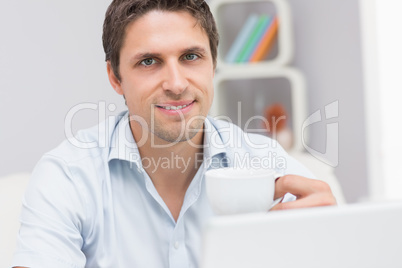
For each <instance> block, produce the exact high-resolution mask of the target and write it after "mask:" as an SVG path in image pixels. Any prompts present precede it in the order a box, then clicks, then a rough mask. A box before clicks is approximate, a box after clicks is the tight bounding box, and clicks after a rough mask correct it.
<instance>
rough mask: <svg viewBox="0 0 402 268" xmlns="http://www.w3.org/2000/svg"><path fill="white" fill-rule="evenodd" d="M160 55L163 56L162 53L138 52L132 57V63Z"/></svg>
mask: <svg viewBox="0 0 402 268" xmlns="http://www.w3.org/2000/svg"><path fill="white" fill-rule="evenodd" d="M160 56H161V54H159V53H149V52H145V53H137V54H135V55H134V56H132V57H131V59H130V63H131V64H134V63H136V62H137V61H139V60H143V59H149V58H159V57H160Z"/></svg>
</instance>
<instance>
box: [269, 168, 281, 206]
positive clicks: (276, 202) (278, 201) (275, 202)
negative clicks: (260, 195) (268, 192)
mask: <svg viewBox="0 0 402 268" xmlns="http://www.w3.org/2000/svg"><path fill="white" fill-rule="evenodd" d="M282 176H283V174H281V173H275V174H274V178H275V180H277V179H278V178H280V177H282ZM282 200H283V196H281V197H279V198H277V199H275V200H274V202H273V203H272V205H271V208H270V209H269V210H271V209H272V208H273V207H274V206H276V205H277V204H279V203H280V202H281V201H282Z"/></svg>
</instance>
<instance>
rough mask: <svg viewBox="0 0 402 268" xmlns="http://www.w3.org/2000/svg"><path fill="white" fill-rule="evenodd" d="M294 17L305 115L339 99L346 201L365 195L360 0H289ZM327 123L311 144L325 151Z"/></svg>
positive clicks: (341, 172)
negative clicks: (305, 97) (305, 98)
mask: <svg viewBox="0 0 402 268" xmlns="http://www.w3.org/2000/svg"><path fill="white" fill-rule="evenodd" d="M289 3H290V4H291V7H292V13H293V17H294V31H295V43H296V44H295V45H296V51H295V60H294V66H296V67H297V68H299V69H300V70H301V71H302V72H303V73H304V75H305V77H306V80H307V84H308V85H307V88H308V92H309V93H308V101H309V114H312V113H313V112H315V111H316V110H318V109H323V108H324V107H325V105H327V104H329V103H332V102H333V101H336V100H338V101H339V118H338V119H337V120H330V121H329V122H338V123H339V165H338V167H336V169H335V174H336V175H337V177H338V179H339V181H340V183H341V185H342V188H343V191H344V194H345V197H346V199H347V201H349V202H355V201H358V200H359V199H361V198H365V197H366V196H367V195H368V181H367V163H366V148H365V141H366V140H365V139H366V135H365V122H364V120H365V118H364V88H363V73H362V72H363V71H362V67H363V66H362V51H361V36H360V17H359V16H360V14H359V1H358V0H289ZM325 127H326V126H325V124H317V125H315V126H314V127H313V128H312V129H311V146H312V147H313V148H315V149H317V150H319V151H325V148H324V147H325V142H326V140H325V139H326V129H325Z"/></svg>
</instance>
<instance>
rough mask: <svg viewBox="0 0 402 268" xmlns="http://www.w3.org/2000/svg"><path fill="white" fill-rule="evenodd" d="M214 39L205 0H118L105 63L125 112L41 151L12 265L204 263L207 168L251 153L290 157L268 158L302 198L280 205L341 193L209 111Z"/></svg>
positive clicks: (281, 186) (110, 16) (321, 200)
mask: <svg viewBox="0 0 402 268" xmlns="http://www.w3.org/2000/svg"><path fill="white" fill-rule="evenodd" d="M217 44H218V34H217V32H216V26H215V23H214V20H213V17H212V15H211V13H210V11H209V8H208V6H207V4H206V3H205V2H204V1H199V0H186V1H183V0H182V1H179V0H177V1H175V0H114V1H113V2H112V3H111V5H110V6H109V8H108V11H107V13H106V18H105V23H104V34H103V45H104V49H105V53H106V61H107V73H108V76H109V80H110V83H111V85H112V87H113V88H114V90H115V91H116V92H117V93H118V94H121V95H123V96H124V98H125V100H126V103H127V107H128V112H127V113H123V114H121V115H120V116H119V118H118V119H117V120H115V121H113V120H109V121H106V122H102V123H100V124H99V126H97V127H95V128H92V129H89V130H84V131H81V132H79V133H78V134H77V137H76V140H77V141H80V142H81V146H76V145H73V144H72V143H70V142H69V141H65V142H64V143H62V144H61V145H60V146H59V147H58V148H56V149H55V150H53V151H51V152H49V153H47V154H46V155H45V156H44V157H43V158H42V159H41V160H40V162H39V163H38V165H37V166H36V168H35V170H34V171H33V174H32V178H31V181H30V185H29V187H28V190H27V192H26V195H25V198H24V201H23V211H22V215H21V223H22V224H21V230H20V233H19V236H18V249H17V252H16V254H15V257H14V261H13V265H14V266H20V267H158V268H159V267H197V266H198V262H199V251H200V236H201V234H200V232H201V228H202V225H203V224H204V223H205V221H206V220H208V219H209V218H210V217H212V216H213V212H212V211H211V208H210V205H209V203H208V200H207V198H206V195H205V190H204V189H205V182H204V179H203V173H204V172H205V170H207V169H211V168H219V167H225V166H234V165H237V164H236V163H235V160H236V159H239V158H243V160H244V159H246V158H244V157H246V156H247V157H252V158H253V159H263V158H264V157H266V156H267V154H274V155H275V157H276V158H281V159H283V160H285V161H284V162H285V164H284V165H283V166H281V167H273V168H276V169H277V170H280V171H281V172H283V173H284V174H293V175H286V176H283V177H281V178H280V179H279V180H278V181H277V182H276V190H275V198H279V197H282V196H284V195H285V194H286V193H291V194H293V195H294V196H295V197H297V200H295V201H293V202H285V203H280V204H278V205H276V206H275V207H274V209H290V208H299V207H310V206H319V205H332V204H335V199H334V197H333V195H332V193H331V191H330V189H329V187H328V185H326V184H325V183H323V182H320V181H317V180H312V179H308V178H306V177H311V176H312V175H311V174H310V173H309V172H308V171H307V170H306V169H305V168H304V167H302V166H301V165H299V164H298V163H297V162H295V161H294V160H293V159H292V158H290V157H289V156H288V155H287V154H286V153H285V152H284V151H283V149H282V148H280V147H278V146H275V143H273V142H272V141H271V140H270V139H268V138H266V137H262V136H252V137H251V140H252V143H250V142H248V139H247V137H246V136H245V135H244V133H243V132H242V131H241V130H239V129H238V128H237V127H234V126H233V125H231V124H228V123H225V122H221V121H215V120H213V119H211V118H206V116H207V114H208V111H209V109H210V107H211V104H212V99H213V83H212V81H213V76H214V71H215V66H216V54H217ZM104 129H106V131H103V130H104ZM100 137H106V138H107V141H108V143H107V144H106V146H104V145H100V142H99V140H100ZM94 141H95V142H97V144H98V145H97V146H90V144H91V143H92V142H94ZM235 141H239V142H235ZM267 144H268V145H270V146H268V147H267V146H261V145H267ZM247 159H250V158H247ZM247 159H246V160H247ZM243 160H242V161H243ZM242 163H244V162H242ZM302 176H304V177H302Z"/></svg>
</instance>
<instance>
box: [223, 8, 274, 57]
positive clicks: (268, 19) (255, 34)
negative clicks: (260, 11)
mask: <svg viewBox="0 0 402 268" xmlns="http://www.w3.org/2000/svg"><path fill="white" fill-rule="evenodd" d="M277 35H278V18H277V16H268V15H261V16H258V15H256V14H251V15H250V16H249V17H248V18H247V20H246V23H245V24H244V25H243V27H242V28H241V30H240V32H239V34H238V35H237V36H236V38H235V41H234V42H233V44H232V46H231V47H230V49H229V52H228V53H227V55H226V57H225V61H226V62H227V63H242V62H257V61H262V60H263V59H264V58H265V57H266V56H267V55H268V54H269V52H270V51H271V48H272V46H273V44H274V42H275V39H276V36H277Z"/></svg>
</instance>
